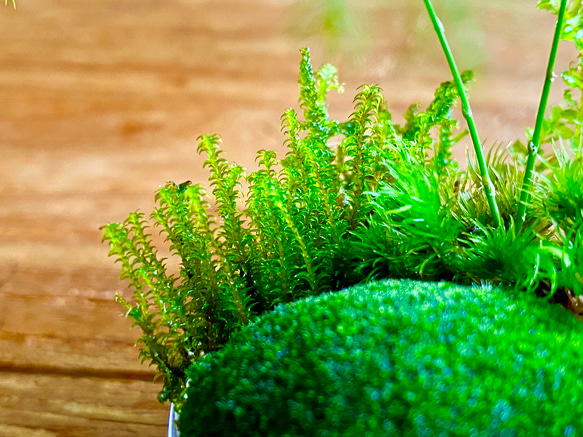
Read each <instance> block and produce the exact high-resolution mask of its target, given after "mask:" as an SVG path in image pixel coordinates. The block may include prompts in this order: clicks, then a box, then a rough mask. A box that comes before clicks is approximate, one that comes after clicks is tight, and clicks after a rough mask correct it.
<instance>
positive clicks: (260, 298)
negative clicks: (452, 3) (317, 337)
mask: <svg viewBox="0 0 583 437" xmlns="http://www.w3.org/2000/svg"><path fill="white" fill-rule="evenodd" d="M299 87H300V107H301V109H302V112H303V119H300V117H299V116H298V114H297V113H296V112H295V111H294V110H293V109H289V110H287V111H286V112H285V113H284V115H283V116H282V126H283V128H282V129H283V131H284V133H285V135H286V137H287V139H286V144H287V146H288V153H287V154H286V156H285V157H284V158H283V159H278V157H277V156H276V154H275V153H274V152H272V151H265V150H263V151H260V152H259V154H258V157H257V160H258V163H259V169H258V170H257V171H255V172H253V173H251V174H249V175H246V173H245V170H244V169H243V168H241V167H240V166H238V165H236V164H229V163H228V162H227V161H226V159H225V158H224V157H223V152H222V151H221V149H220V148H219V142H220V139H219V137H218V136H215V135H211V136H203V137H201V138H200V143H199V146H198V152H199V153H202V154H204V155H206V157H207V158H206V160H205V162H204V166H205V167H207V168H208V170H209V171H210V177H209V183H210V190H211V193H210V194H212V196H211V197H210V199H211V202H209V200H207V198H208V196H207V191H206V190H205V189H204V188H203V187H202V186H201V185H198V184H191V183H190V182H186V183H184V184H180V185H177V184H175V183H173V182H170V183H168V184H166V185H165V186H164V187H162V188H161V189H160V190H159V191H158V192H157V193H156V201H157V203H158V207H157V208H156V209H155V210H154V212H153V213H152V214H151V216H150V221H149V222H148V221H147V220H146V219H145V218H144V216H143V214H142V213H138V212H135V213H132V214H131V215H130V217H129V218H128V219H127V220H126V221H125V222H123V223H112V224H109V225H107V226H104V227H103V230H104V237H103V238H104V240H106V241H108V242H109V243H110V246H111V252H110V255H112V256H115V257H116V258H117V260H118V261H119V262H120V263H121V269H122V278H124V279H129V281H130V286H131V287H132V288H133V290H134V299H135V301H134V302H131V303H130V302H127V301H126V300H124V299H123V298H122V297H120V296H118V297H117V298H118V300H119V301H120V302H121V303H122V304H123V305H124V306H125V307H126V309H127V311H128V313H127V314H128V316H130V317H132V318H133V319H134V324H135V325H136V326H139V327H140V328H141V329H142V331H143V336H142V338H141V339H140V340H139V342H140V343H141V344H142V346H143V347H142V349H141V350H140V355H141V357H142V359H143V360H144V361H148V362H149V363H151V364H153V365H155V366H157V368H158V372H159V374H160V375H164V376H165V387H164V391H163V393H162V394H161V400H173V399H175V398H176V397H177V396H178V395H179V393H180V390H181V389H182V388H183V385H184V381H185V380H184V370H185V369H186V367H187V366H188V365H189V364H190V363H191V362H193V361H195V360H196V359H198V358H199V357H200V356H202V355H204V354H207V353H209V352H212V351H215V350H217V349H220V348H221V347H222V346H223V345H224V344H225V343H226V342H227V341H229V339H230V337H231V335H232V334H233V333H234V332H236V331H237V330H239V329H240V328H241V327H242V326H244V325H246V324H248V323H249V322H250V321H251V320H253V318H254V317H255V316H256V315H258V314H261V313H263V312H264V311H267V310H270V309H272V308H273V307H274V306H275V305H276V304H277V303H280V302H283V303H285V302H293V301H295V300H297V299H299V298H302V297H305V296H311V295H318V294H320V293H323V292H328V291H332V290H338V289H340V288H342V287H344V286H346V285H349V284H352V283H355V282H359V281H361V280H362V277H360V276H358V275H355V274H354V272H353V271H352V270H351V269H352V267H353V265H352V264H351V263H350V259H349V258H348V257H346V256H345V255H344V252H345V250H346V247H347V244H348V240H349V239H350V238H351V236H350V231H351V230H353V229H357V228H359V227H361V226H363V225H364V224H365V223H367V222H368V219H369V214H370V208H369V207H368V203H369V201H370V192H373V191H376V190H377V189H378V188H379V186H380V184H382V183H388V182H390V181H392V180H394V179H397V178H398V174H399V170H398V169H399V168H401V167H402V168H403V171H410V169H409V166H410V162H409V160H410V159H412V157H413V156H414V157H415V159H416V160H419V162H420V163H421V164H420V165H422V166H424V165H425V163H427V165H428V166H429V167H431V168H433V167H435V168H436V169H439V172H444V171H446V170H445V169H446V167H447V165H449V163H450V161H448V158H449V156H450V151H449V150H450V148H451V146H453V144H454V143H455V142H456V141H457V139H456V138H453V137H452V135H453V131H454V128H455V126H456V122H455V121H454V120H452V119H451V107H452V105H453V104H454V102H455V89H454V88H453V87H452V85H451V84H450V83H444V84H443V85H442V86H441V87H440V88H439V90H438V91H437V92H436V97H435V100H434V101H433V102H432V103H431V104H430V105H429V107H428V109H427V110H426V111H425V112H421V113H418V114H417V113H416V114H413V113H410V114H409V116H408V124H407V125H406V126H405V127H404V128H401V127H399V126H397V125H394V124H393V123H392V121H391V116H390V114H389V112H388V111H387V109H386V104H385V101H384V98H383V95H382V92H381V89H380V88H379V87H377V86H374V85H368V86H364V87H362V88H361V89H360V90H359V92H358V94H357V95H356V97H355V100H354V101H355V108H354V112H353V113H352V114H351V115H350V117H349V119H348V120H347V121H346V122H343V123H340V122H338V121H335V120H331V119H329V117H328V110H327V104H326V95H327V93H328V92H329V91H330V90H340V89H341V85H340V84H339V82H338V79H337V75H336V70H335V69H334V68H333V67H332V66H329V65H326V66H324V67H322V68H321V69H320V70H318V71H317V72H314V71H313V70H312V66H311V64H310V58H309V52H308V51H307V50H303V51H302V60H301V63H300V78H299ZM436 126H437V127H439V129H440V130H439V133H438V135H437V138H435V139H433V137H432V132H431V130H432V128H433V127H436ZM332 137H334V138H333V139H332ZM333 144H336V145H333ZM430 148H434V149H436V150H439V162H438V161H436V160H434V159H431V158H430V157H429V156H428V153H427V152H428V149H430ZM243 182H247V184H248V186H249V188H248V192H247V193H243V191H242V188H241V185H242V184H243ZM213 207H214V209H211V208H213ZM213 212H214V213H213ZM150 226H154V227H157V228H159V230H160V232H161V233H162V234H163V235H164V236H165V237H166V240H167V241H168V242H169V244H170V250H171V252H172V255H175V256H179V257H180V259H181V268H180V272H179V275H178V276H173V275H171V274H169V273H167V272H166V265H165V262H164V260H163V259H160V258H159V257H158V256H157V255H156V253H157V250H156V248H155V247H153V245H152V242H151V239H150V235H149V234H148V228H149V227H150Z"/></svg>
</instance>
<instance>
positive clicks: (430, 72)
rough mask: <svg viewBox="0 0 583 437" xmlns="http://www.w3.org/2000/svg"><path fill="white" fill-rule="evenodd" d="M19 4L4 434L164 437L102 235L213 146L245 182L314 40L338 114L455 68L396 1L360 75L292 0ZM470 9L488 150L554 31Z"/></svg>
mask: <svg viewBox="0 0 583 437" xmlns="http://www.w3.org/2000/svg"><path fill="white" fill-rule="evenodd" d="M17 3H18V9H17V10H16V11H14V10H13V9H12V8H10V7H7V8H3V7H0V436H2V437H4V436H43V437H44V436H126V435H140V436H162V435H164V433H165V426H166V422H167V414H168V408H167V406H162V405H159V404H158V403H157V401H156V394H157V391H158V389H159V386H158V385H156V384H154V383H152V382H151V380H152V377H153V372H152V370H151V369H148V368H147V367H144V366H141V365H140V364H139V362H138V360H137V351H136V349H135V348H134V346H133V342H134V340H135V338H136V336H137V333H136V332H135V331H133V330H131V329H130V321H128V320H127V319H124V318H123V317H122V316H121V314H122V308H121V307H120V306H119V305H118V304H116V303H115V302H114V301H113V295H114V293H115V292H120V293H122V294H124V295H125V296H129V295H130V292H129V290H127V289H126V286H125V284H123V283H121V282H120V281H119V280H118V274H119V272H118V268H117V266H116V265H115V264H114V263H113V260H112V259H109V258H107V252H108V248H107V247H106V246H104V245H102V244H101V242H100V240H101V234H100V231H99V230H98V228H99V226H101V225H103V224H105V223H108V222H111V221H119V220H123V219H124V218H125V217H126V215H127V213H128V212H130V211H132V210H135V209H138V208H139V209H141V210H144V211H150V210H151V208H152V206H153V192H154V190H155V189H156V188H157V187H158V185H160V184H162V183H164V182H165V181H168V180H174V181H177V182H182V181H184V180H187V179H190V180H192V181H198V180H203V179H204V175H205V173H204V172H203V171H201V163H202V161H201V159H200V158H199V157H198V156H197V155H196V153H195V144H196V142H195V139H196V137H197V136H198V135H200V134H203V133H215V132H216V133H220V134H221V135H222V136H223V138H224V146H225V149H226V150H227V153H228V157H229V158H230V159H233V160H237V161H238V162H239V163H241V164H243V165H244V166H246V167H247V168H250V169H252V168H253V165H254V164H253V163H254V156H255V152H256V151H257V150H259V149H261V148H277V149H278V150H282V149H281V145H280V144H281V142H282V136H281V134H280V127H279V116H280V115H281V113H282V112H283V110H284V109H286V108H287V107H289V106H292V105H294V104H295V103H296V101H297V90H296V81H297V78H296V77H297V76H296V75H297V64H298V61H299V56H298V49H299V48H301V47H303V46H305V45H310V46H311V47H312V52H313V55H314V60H315V64H320V63H321V62H322V61H324V60H326V61H327V60H330V59H331V60H335V61H337V64H339V67H340V77H341V80H342V81H344V82H345V83H346V93H345V94H344V95H341V96H333V98H332V101H333V104H334V107H333V108H332V113H333V115H335V116H337V117H346V116H347V115H348V114H349V113H350V112H351V100H352V97H353V95H354V93H355V89H356V87H357V86H358V85H360V84H361V83H365V82H374V83H379V84H380V85H381V86H382V87H383V88H384V89H385V92H386V96H387V98H388V100H389V104H390V107H391V108H392V110H393V111H394V113H395V116H396V117H398V116H399V114H401V113H402V112H403V111H404V110H405V108H406V107H407V106H408V104H410V103H413V102H415V101H421V102H424V103H427V102H428V101H429V100H430V99H431V97H432V93H433V90H434V89H435V87H437V86H438V84H439V82H441V81H443V80H447V79H448V78H449V75H448V73H447V69H446V67H445V65H444V62H443V58H442V56H441V54H440V53H439V50H438V47H437V45H436V44H435V43H434V40H433V39H432V38H431V39H428V40H427V41H429V42H428V43H425V42H424V41H425V40H423V39H422V40H421V41H422V43H419V41H417V42H415V40H411V38H405V37H404V36H403V34H402V33H401V31H402V30H403V29H406V28H407V22H409V21H411V19H412V18H413V19H414V18H415V17H416V15H415V14H416V10H410V7H409V6H407V7H408V8H409V9H403V7H402V5H403V4H404V3H405V2H399V1H396V0H393V1H389V0H387V1H386V2H384V3H383V6H382V7H378V8H377V9H373V10H365V11H361V12H363V13H364V14H369V16H370V22H369V26H367V27H368V28H370V29H372V33H371V35H372V36H373V37H374V41H373V42H372V43H370V45H369V46H367V47H366V50H365V52H364V54H363V55H362V56H361V57H360V59H359V62H352V61H351V60H350V56H347V55H342V54H335V55H328V54H326V52H325V50H324V46H323V43H322V42H321V40H319V39H318V37H317V36H316V37H299V36H294V34H293V33H292V32H291V31H290V29H291V28H293V27H294V20H297V17H298V16H299V17H301V14H300V15H298V9H297V8H296V7H295V6H294V5H293V4H292V2H290V1H283V0H281V1H275V0H274V1H270V0H265V1H260V0H245V1H243V0H220V1H217V0H166V1H160V0H139V1H138V0H115V1H114V0H99V1H97V0H75V1H72V0H35V1H32V0H19V1H18V2H17ZM470 3H471V4H472V5H473V7H474V19H476V18H478V19H483V20H484V24H483V27H482V28H481V29H479V30H476V32H478V33H477V39H476V40H477V41H479V40H480V39H487V40H488V41H489V42H488V43H487V44H482V45H479V46H477V47H476V51H479V53H480V54H481V56H482V57H483V60H484V63H482V64H479V65H478V64H476V65H470V66H471V67H474V66H477V67H479V71H478V77H479V80H478V81H477V82H476V84H475V85H474V86H473V88H472V93H471V94H472V99H473V100H472V101H473V109H474V113H475V114H476V117H477V122H478V126H479V128H480V129H481V132H482V138H483V139H484V140H485V141H486V142H487V143H488V144H491V143H492V142H493V141H494V140H496V139H499V140H502V141H503V142H508V141H511V140H513V139H514V138H516V137H519V136H521V135H522V133H523V131H524V129H523V128H524V126H526V125H529V124H532V123H533V117H534V113H535V111H536V106H537V101H538V92H539V90H540V88H541V80H542V75H543V72H544V68H545V63H546V50H547V48H548V46H549V41H550V38H551V34H552V27H553V19H552V17H550V16H548V15H546V14H545V13H543V12H536V11H535V10H534V4H535V3H536V2H535V1H534V0H533V1H515V2H509V3H511V12H510V13H504V12H501V10H500V9H499V8H494V7H492V8H489V7H488V4H489V3H488V2H486V3H484V2H477V1H473V2H470ZM498 3H500V2H493V3H492V4H498ZM407 4H409V5H410V4H411V2H407ZM400 5H401V6H400ZM294 17H296V18H294ZM521 23H522V24H521ZM525 23H527V24H528V25H526V24H525ZM530 25H532V26H530ZM474 36H476V35H474ZM474 55H475V53H474ZM565 59H568V56H567V55H565V54H564V53H563V54H562V55H561V61H560V62H562V64H559V66H558V68H559V69H560V68H561V67H564V65H565V62H564V60H565ZM473 62H475V56H474V61H473ZM556 95H557V93H555V97H554V98H555V99H556ZM464 146H465V145H464ZM458 153H459V155H461V156H463V149H460V151H459V152H458Z"/></svg>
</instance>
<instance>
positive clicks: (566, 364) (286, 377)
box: [179, 280, 583, 437]
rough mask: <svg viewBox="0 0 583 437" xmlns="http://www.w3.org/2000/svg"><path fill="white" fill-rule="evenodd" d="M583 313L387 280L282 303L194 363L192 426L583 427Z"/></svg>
mask: <svg viewBox="0 0 583 437" xmlns="http://www.w3.org/2000/svg"><path fill="white" fill-rule="evenodd" d="M582 334H583V324H582V323H581V322H579V321H577V320H576V319H575V318H574V317H573V316H572V315H571V314H570V313H568V312H566V311H565V310H564V309H562V308H560V307H558V306H556V305H551V304H549V303H548V302H547V301H545V300H543V299H540V298H537V297H535V296H532V295H527V294H521V293H518V292H515V291H512V290H505V289H500V288H492V287H462V286H458V285H454V284H450V283H423V282H416V281H394V280H388V281H382V282H373V283H369V284H366V285H363V286H356V287H353V288H350V289H347V290H344V291H342V292H337V293H330V294H326V295H322V296H319V297H316V298H307V299H304V300H300V301H297V302H295V303H293V304H288V305H285V306H283V305H282V306H279V307H277V308H276V309H275V311H273V312H270V313H268V314H265V315H264V316H262V317H261V318H260V319H258V321H256V322H255V323H254V324H252V325H249V326H247V327H245V328H244V329H243V330H241V331H240V332H238V333H237V334H236V335H235V336H234V337H233V338H232V339H231V341H230V342H229V343H228V344H227V346H226V347H225V348H224V349H222V350H221V351H219V352H217V353H213V354H209V355H207V356H205V357H203V358H202V359H201V360H200V361H198V362H197V363H196V364H195V365H193V366H192V367H191V368H190V369H189V371H188V376H189V383H188V389H187V391H186V395H185V399H184V404H183V406H182V411H181V414H180V419H179V428H180V432H181V436H183V437H188V436H199V437H202V436H257V437H259V436H261V437H265V436H274V437H275V436H277V437H281V436H290V437H291V436H304V437H305V436H322V437H325V436H355V437H361V436H400V437H401V436H419V437H430V436H440V437H442V436H443V437H445V436H466V437H467V436H472V437H479V436H480V437H481V436H508V437H510V436H566V437H569V436H572V437H575V436H577V435H583V381H582V379H581V363H582V362H583V361H582V360H581V358H582V356H581V352H580V350H581V349H580V341H581V339H582V338H583V337H582Z"/></svg>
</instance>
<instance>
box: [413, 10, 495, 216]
mask: <svg viewBox="0 0 583 437" xmlns="http://www.w3.org/2000/svg"><path fill="white" fill-rule="evenodd" d="M423 1H424V2H425V7H426V8H427V12H428V14H429V18H431V22H432V23H433V28H434V29H435V33H437V37H438V38H439V42H440V43H441V48H442V49H443V52H444V53H445V57H446V58H447V63H448V64H449V69H450V70H451V74H452V75H453V78H454V80H455V84H456V87H457V90H458V93H459V96H460V100H461V102H462V114H463V116H464V118H465V120H466V123H467V124H468V130H469V131H470V136H471V138H472V143H473V145H474V150H475V151H476V158H477V159H478V165H479V167H480V173H481V175H482V184H483V186H484V190H485V193H486V198H487V199H488V205H489V206H490V212H491V214H492V218H493V220H494V225H495V226H496V227H499V226H500V225H501V224H502V219H501V217H500V210H499V209H498V204H497V203H496V192H495V189H494V185H493V184H492V180H491V179H490V175H489V173H488V166H487V165H486V160H485V159H484V151H483V150H482V144H481V143H480V137H479V136H478V129H477V128H476V123H475V122H474V117H473V115H472V110H471V108H470V102H469V100H468V96H467V94H466V90H465V88H464V83H463V81H462V78H461V76H460V73H459V71H458V68H457V65H456V63H455V60H454V58H453V54H452V52H451V49H450V47H449V44H448V43H447V39H446V38H445V31H444V29H443V24H442V23H441V21H440V19H439V18H438V17H437V14H436V13H435V9H433V5H432V4H431V0H423Z"/></svg>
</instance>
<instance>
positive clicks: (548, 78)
mask: <svg viewBox="0 0 583 437" xmlns="http://www.w3.org/2000/svg"><path fill="white" fill-rule="evenodd" d="M566 7H567V0H561V6H560V8H559V13H558V16H557V24H556V25H555V35H554V37H553V45H552V47H551V53H550V55H549V63H548V65H547V72H546V75H545V82H544V85H543V92H542V95H541V98H540V104H539V106H538V112H537V114H536V123H535V125H534V132H533V133H532V138H531V140H530V141H529V143H528V159H527V161H526V169H525V172H524V181H523V183H522V189H521V192H520V203H519V204H518V214H517V217H516V229H517V230H518V231H519V232H520V230H521V229H522V224H523V223H524V219H525V218H526V206H527V203H528V200H529V197H530V196H529V193H530V188H531V184H532V172H533V170H534V163H535V161H536V157H537V156H538V149H539V147H540V133H541V128H542V125H543V121H544V118H545V112H546V109H547V103H548V100H549V92H550V90H551V84H552V83H553V69H554V68H555V59H556V57H557V48H558V47H559V40H560V38H561V30H562V28H563V22H564V20H565V9H566Z"/></svg>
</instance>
